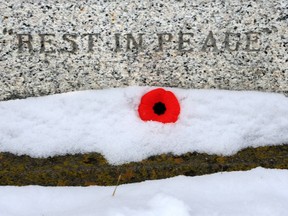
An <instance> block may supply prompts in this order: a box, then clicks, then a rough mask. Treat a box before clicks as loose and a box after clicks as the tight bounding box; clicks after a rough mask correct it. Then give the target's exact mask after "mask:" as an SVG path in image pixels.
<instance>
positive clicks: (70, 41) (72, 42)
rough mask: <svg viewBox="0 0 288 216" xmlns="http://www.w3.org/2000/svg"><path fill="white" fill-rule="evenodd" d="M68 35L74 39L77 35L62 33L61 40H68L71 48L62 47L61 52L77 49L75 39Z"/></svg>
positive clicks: (71, 51)
mask: <svg viewBox="0 0 288 216" xmlns="http://www.w3.org/2000/svg"><path fill="white" fill-rule="evenodd" d="M69 37H71V38H73V39H76V38H77V35H76V34H64V35H63V37H62V38H63V40H65V41H67V42H69V43H70V44H71V47H72V49H71V50H68V49H62V50H61V51H63V52H69V53H75V52H76V51H77V50H78V45H77V43H76V41H74V40H71V39H70V38H69Z"/></svg>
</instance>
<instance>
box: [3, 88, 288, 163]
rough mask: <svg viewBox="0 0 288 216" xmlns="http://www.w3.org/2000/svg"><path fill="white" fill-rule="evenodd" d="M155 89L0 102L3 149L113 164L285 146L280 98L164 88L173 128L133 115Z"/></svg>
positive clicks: (286, 117) (286, 116)
mask: <svg viewBox="0 0 288 216" xmlns="http://www.w3.org/2000/svg"><path fill="white" fill-rule="evenodd" d="M151 89H154V88H152V87H129V88H118V89H107V90H96V91H83V92H74V93H66V94H59V95H52V96H47V97H39V98H28V99H24V100H12V101H4V102H0V151H1V152H4V151H7V152H12V153H15V154H28V155H31V156H33V157H47V156H53V155H61V154H66V153H72V154H73V153H78V152H82V153H84V152H99V153H101V154H103V155H104V156H105V157H106V158H107V159H108V161H109V162H110V163H113V164H121V163H125V162H129V161H140V160H142V159H144V158H147V157H149V156H151V155H156V154H161V153H168V152H172V153H174V154H182V153H186V152H193V151H198V152H206V153H210V154H213V153H216V154H222V155H230V154H233V153H236V152H237V151H239V150H241V149H243V148H246V147H248V146H252V147H257V146H263V145H277V144H284V143H288V98H286V97H285V96H284V95H281V94H275V93H260V92H237V91H220V90H191V89H190V90H184V89H177V88H172V89H171V88H166V89H169V90H171V91H173V92H174V93H175V95H176V96H177V98H178V99H179V102H180V106H181V113H180V116H179V120H178V121H177V122H176V123H174V124H162V123H158V122H144V121H142V120H141V119H140V118H139V115H138V112H137V109H138V106H139V103H140V99H141V97H142V95H143V94H145V93H146V92H147V91H149V90H151Z"/></svg>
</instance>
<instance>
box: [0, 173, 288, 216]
mask: <svg viewBox="0 0 288 216" xmlns="http://www.w3.org/2000/svg"><path fill="white" fill-rule="evenodd" d="M113 190H114V187H100V186H93V187H39V186H26V187H15V186H6V187H3V186H2V187H0V194H1V196H0V215H1V216H13V215H15V216H16V215H17V216H27V215H29V216H63V215H69V216H90V215H91V216H95V215H101V216H131V215H133V216H188V215H193V216H197V215H200V216H205V215H207V216H212V215H217V216H225V215H227V216H235V215H239V216H243V215H245V216H249V215H251V216H271V215H273V216H283V215H288V208H287V203H288V171H287V170H269V169H263V168H257V169H254V170H252V171H247V172H231V173H217V174H213V175H205V176H197V177H184V176H179V177H175V178H170V179H164V180H157V181H147V182H142V183H137V184H127V185H120V186H119V187H118V189H117V192H116V195H115V196H114V197H112V192H113Z"/></svg>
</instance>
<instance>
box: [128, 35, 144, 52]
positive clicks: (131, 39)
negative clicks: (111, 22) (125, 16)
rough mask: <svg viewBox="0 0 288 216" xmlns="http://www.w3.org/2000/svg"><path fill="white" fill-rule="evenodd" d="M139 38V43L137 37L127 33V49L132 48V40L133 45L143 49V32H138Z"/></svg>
mask: <svg viewBox="0 0 288 216" xmlns="http://www.w3.org/2000/svg"><path fill="white" fill-rule="evenodd" d="M138 35H139V36H138V38H139V42H138V43H137V42H136V40H135V38H134V37H133V36H132V34H126V36H127V46H126V51H128V50H131V49H132V48H131V47H130V45H131V42H132V44H133V47H134V48H135V49H136V50H137V51H138V50H142V48H143V47H142V43H143V39H142V36H143V34H138Z"/></svg>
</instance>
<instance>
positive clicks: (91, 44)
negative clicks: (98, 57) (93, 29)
mask: <svg viewBox="0 0 288 216" xmlns="http://www.w3.org/2000/svg"><path fill="white" fill-rule="evenodd" d="M87 35H88V52H93V47H94V41H93V36H97V37H99V35H100V34H98V33H97V34H93V33H91V34H83V37H85V36H87Z"/></svg>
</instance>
